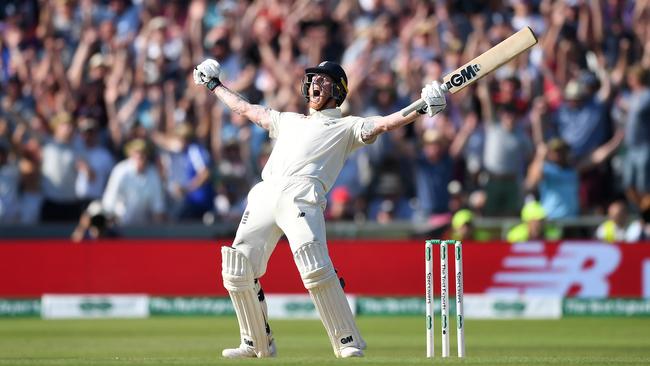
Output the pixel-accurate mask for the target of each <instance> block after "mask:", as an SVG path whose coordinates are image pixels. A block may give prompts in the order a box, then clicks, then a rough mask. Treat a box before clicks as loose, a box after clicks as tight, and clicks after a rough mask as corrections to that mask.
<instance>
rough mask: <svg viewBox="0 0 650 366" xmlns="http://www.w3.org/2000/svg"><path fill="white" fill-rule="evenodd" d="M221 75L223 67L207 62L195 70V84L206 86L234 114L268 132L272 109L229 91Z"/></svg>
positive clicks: (209, 60) (213, 62)
mask: <svg viewBox="0 0 650 366" xmlns="http://www.w3.org/2000/svg"><path fill="white" fill-rule="evenodd" d="M220 74H221V65H219V63H218V62H217V61H215V60H211V59H208V60H205V61H203V62H202V63H201V64H200V65H198V66H197V67H196V68H195V69H194V75H193V76H194V83H196V84H198V85H205V86H206V87H207V88H208V89H210V90H212V91H213V92H214V94H215V95H216V96H217V97H218V98H219V100H221V101H222V102H223V104H225V105H227V106H228V108H230V109H231V110H232V111H233V112H235V113H237V114H240V115H242V116H244V117H246V118H248V119H249V120H251V121H252V122H253V123H255V124H256V125H258V126H260V127H262V128H264V129H267V130H268V129H269V128H270V126H271V109H270V108H266V107H262V106H260V105H257V104H251V103H250V102H248V101H247V100H246V99H245V98H244V97H242V96H241V95H239V94H237V93H235V92H234V91H232V90H230V89H228V88H227V87H226V86H224V85H223V84H221V81H219V75H220Z"/></svg>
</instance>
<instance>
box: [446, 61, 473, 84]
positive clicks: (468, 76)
mask: <svg viewBox="0 0 650 366" xmlns="http://www.w3.org/2000/svg"><path fill="white" fill-rule="evenodd" d="M479 71H481V65H479V64H472V65H468V66H467V67H466V68H464V69H462V70H460V72H457V73H455V74H453V75H451V78H449V81H447V82H446V83H445V84H446V86H447V90H450V89H451V88H452V87H459V86H461V85H463V84H465V83H466V82H468V81H470V80H472V79H474V78H475V77H476V74H477V73H478V72H479Z"/></svg>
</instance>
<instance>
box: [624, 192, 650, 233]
mask: <svg viewBox="0 0 650 366" xmlns="http://www.w3.org/2000/svg"><path fill="white" fill-rule="evenodd" d="M639 206H640V210H641V212H640V213H639V218H638V219H636V220H634V221H633V222H632V223H630V226H628V228H627V232H626V233H625V241H626V242H629V243H636V242H640V241H648V240H650V198H645V199H644V200H643V201H641V203H640V205H639Z"/></svg>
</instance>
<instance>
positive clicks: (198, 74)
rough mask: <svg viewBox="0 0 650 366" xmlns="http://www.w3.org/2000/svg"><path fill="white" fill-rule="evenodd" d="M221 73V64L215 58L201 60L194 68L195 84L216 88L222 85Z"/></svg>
mask: <svg viewBox="0 0 650 366" xmlns="http://www.w3.org/2000/svg"><path fill="white" fill-rule="evenodd" d="M219 75H221V65H219V63H218V62H217V61H216V60H213V59H207V60H205V61H203V62H201V63H200V64H199V65H198V66H196V67H195V68H194V72H193V74H192V76H193V77H194V83H195V84H197V85H205V86H206V87H207V88H208V89H210V90H214V88H216V87H217V86H219V85H221V81H220V80H219Z"/></svg>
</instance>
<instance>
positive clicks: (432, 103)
mask: <svg viewBox="0 0 650 366" xmlns="http://www.w3.org/2000/svg"><path fill="white" fill-rule="evenodd" d="M420 98H422V100H423V101H424V102H425V103H426V106H425V107H424V108H423V109H422V110H423V112H426V113H428V114H429V116H430V117H433V116H434V115H436V114H438V113H440V112H441V111H442V110H443V109H445V107H446V106H447V100H446V99H445V88H444V86H442V85H441V84H440V83H439V82H437V81H434V82H432V83H431V84H427V85H425V86H424V88H422V94H421V96H420Z"/></svg>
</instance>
